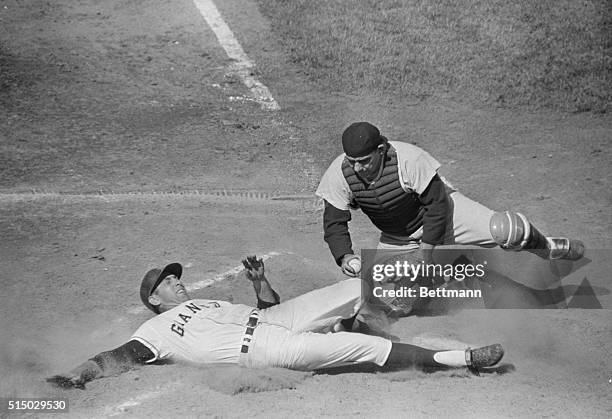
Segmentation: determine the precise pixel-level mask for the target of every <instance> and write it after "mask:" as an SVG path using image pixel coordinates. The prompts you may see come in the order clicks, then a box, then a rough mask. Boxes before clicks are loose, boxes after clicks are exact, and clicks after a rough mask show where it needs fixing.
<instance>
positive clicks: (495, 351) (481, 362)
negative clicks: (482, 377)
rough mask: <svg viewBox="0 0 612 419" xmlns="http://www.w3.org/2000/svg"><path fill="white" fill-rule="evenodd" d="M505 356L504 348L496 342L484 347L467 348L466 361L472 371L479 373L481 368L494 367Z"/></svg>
mask: <svg viewBox="0 0 612 419" xmlns="http://www.w3.org/2000/svg"><path fill="white" fill-rule="evenodd" d="M503 356H504V348H503V347H502V346H501V345H500V344H499V343H495V344H493V345H489V346H483V347H482V348H476V349H470V348H467V349H466V350H465V363H466V364H467V367H468V369H469V370H470V371H472V372H474V373H475V374H476V375H478V369H479V368H486V367H492V366H493V365H495V364H497V363H498V362H499V361H501V359H502V357H503Z"/></svg>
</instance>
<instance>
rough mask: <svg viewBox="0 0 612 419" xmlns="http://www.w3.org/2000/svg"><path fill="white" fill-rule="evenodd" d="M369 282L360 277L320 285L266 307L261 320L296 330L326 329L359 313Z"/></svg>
mask: <svg viewBox="0 0 612 419" xmlns="http://www.w3.org/2000/svg"><path fill="white" fill-rule="evenodd" d="M366 287H367V285H365V284H364V283H363V281H361V280H360V279H359V278H353V279H347V280H344V281H340V282H338V283H336V284H333V285H330V286H328V287H324V288H319V289H316V290H313V291H310V292H307V293H306V294H302V295H300V296H299V297H296V298H293V299H291V300H287V301H284V302H283V303H282V304H279V305H276V306H274V307H270V308H267V309H265V310H262V317H261V321H263V322H265V323H268V324H276V325H279V326H282V327H285V328H287V329H290V330H292V331H294V332H304V331H315V332H326V331H330V330H332V329H333V327H334V325H336V324H338V323H339V322H340V321H341V320H343V319H348V318H351V317H353V316H355V315H356V314H357V312H358V311H359V309H360V308H361V307H362V305H363V304H364V300H363V298H364V296H365V295H366V294H367V288H366Z"/></svg>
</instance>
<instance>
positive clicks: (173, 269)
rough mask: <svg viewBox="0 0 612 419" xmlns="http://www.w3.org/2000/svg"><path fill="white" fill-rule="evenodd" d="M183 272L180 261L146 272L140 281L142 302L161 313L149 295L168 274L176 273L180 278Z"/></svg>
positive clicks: (153, 310)
mask: <svg viewBox="0 0 612 419" xmlns="http://www.w3.org/2000/svg"><path fill="white" fill-rule="evenodd" d="M182 273H183V267H182V266H181V264H180V263H171V264H170V265H168V266H166V267H165V268H164V269H159V268H155V269H151V270H150V271H149V272H147V273H146V275H145V276H144V278H143V279H142V282H141V283H140V299H141V300H142V303H143V304H144V305H145V306H146V307H147V308H148V309H149V310H151V311H152V312H153V313H155V314H159V310H158V309H157V307H156V306H154V305H153V304H151V303H150V302H149V297H150V296H151V294H153V291H155V288H157V286H158V285H159V283H160V282H161V281H162V280H163V279H164V278H165V277H167V276H168V275H175V276H176V277H177V278H180V277H181V275H182Z"/></svg>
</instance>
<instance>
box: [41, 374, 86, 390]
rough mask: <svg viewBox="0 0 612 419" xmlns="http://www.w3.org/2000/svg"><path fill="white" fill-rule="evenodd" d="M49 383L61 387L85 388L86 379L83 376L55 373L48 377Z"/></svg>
mask: <svg viewBox="0 0 612 419" xmlns="http://www.w3.org/2000/svg"><path fill="white" fill-rule="evenodd" d="M46 381H47V382H48V383H51V384H53V385H54V386H56V387H60V388H78V389H81V390H85V380H83V379H82V378H81V377H74V376H68V375H54V376H52V377H49V378H47V379H46Z"/></svg>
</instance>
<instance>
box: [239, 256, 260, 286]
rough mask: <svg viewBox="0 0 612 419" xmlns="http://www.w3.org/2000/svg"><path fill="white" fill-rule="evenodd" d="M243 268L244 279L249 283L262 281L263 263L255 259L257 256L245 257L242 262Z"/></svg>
mask: <svg viewBox="0 0 612 419" xmlns="http://www.w3.org/2000/svg"><path fill="white" fill-rule="evenodd" d="M242 264H243V265H244V268H245V273H246V277H247V278H248V279H249V280H251V281H261V280H262V279H264V263H263V259H261V258H260V259H257V256H255V255H253V256H247V258H246V259H243V260H242Z"/></svg>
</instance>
